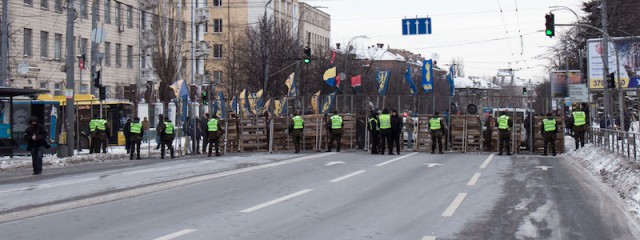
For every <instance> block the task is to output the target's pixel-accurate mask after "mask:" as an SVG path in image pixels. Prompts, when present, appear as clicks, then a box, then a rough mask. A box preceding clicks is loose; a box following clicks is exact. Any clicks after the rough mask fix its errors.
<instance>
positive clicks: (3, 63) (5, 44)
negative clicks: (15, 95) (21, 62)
mask: <svg viewBox="0 0 640 240" xmlns="http://www.w3.org/2000/svg"><path fill="white" fill-rule="evenodd" d="M0 32H1V33H0V34H2V36H0V68H1V69H0V80H1V81H0V86H4V85H5V82H6V80H7V79H8V78H9V0H3V1H2V29H0Z"/></svg>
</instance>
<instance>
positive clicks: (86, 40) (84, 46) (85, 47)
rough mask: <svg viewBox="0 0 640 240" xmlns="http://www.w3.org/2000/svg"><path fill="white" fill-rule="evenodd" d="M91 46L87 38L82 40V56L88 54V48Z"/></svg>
mask: <svg viewBox="0 0 640 240" xmlns="http://www.w3.org/2000/svg"><path fill="white" fill-rule="evenodd" d="M88 45H89V40H88V39H86V38H82V39H80V54H83V53H84V54H86V53H87V49H88V48H87V46H88Z"/></svg>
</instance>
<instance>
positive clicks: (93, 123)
mask: <svg viewBox="0 0 640 240" xmlns="http://www.w3.org/2000/svg"><path fill="white" fill-rule="evenodd" d="M99 120H100V119H99V117H98V115H93V118H92V119H91V120H90V121H89V137H90V138H91V142H90V144H89V154H93V153H99V152H100V148H99V147H98V142H99V140H98V129H97V127H98V121H99ZM96 149H97V150H96Z"/></svg>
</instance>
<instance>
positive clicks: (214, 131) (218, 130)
mask: <svg viewBox="0 0 640 240" xmlns="http://www.w3.org/2000/svg"><path fill="white" fill-rule="evenodd" d="M207 132H208V140H209V155H208V156H209V157H211V148H213V146H214V145H215V147H216V156H220V137H221V136H222V126H220V121H218V116H216V115H213V117H212V118H211V119H210V120H209V121H208V122H207Z"/></svg>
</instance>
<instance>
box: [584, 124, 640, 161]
mask: <svg viewBox="0 0 640 240" xmlns="http://www.w3.org/2000/svg"><path fill="white" fill-rule="evenodd" d="M589 137H590V139H591V142H592V143H593V144H595V145H596V146H600V147H604V148H605V149H607V150H609V151H611V152H613V153H616V154H618V155H622V156H624V157H627V158H629V159H631V160H638V147H637V146H636V143H637V142H638V140H640V134H637V133H632V132H625V131H618V130H612V129H603V128H594V127H592V128H591V133H590V134H589Z"/></svg>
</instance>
